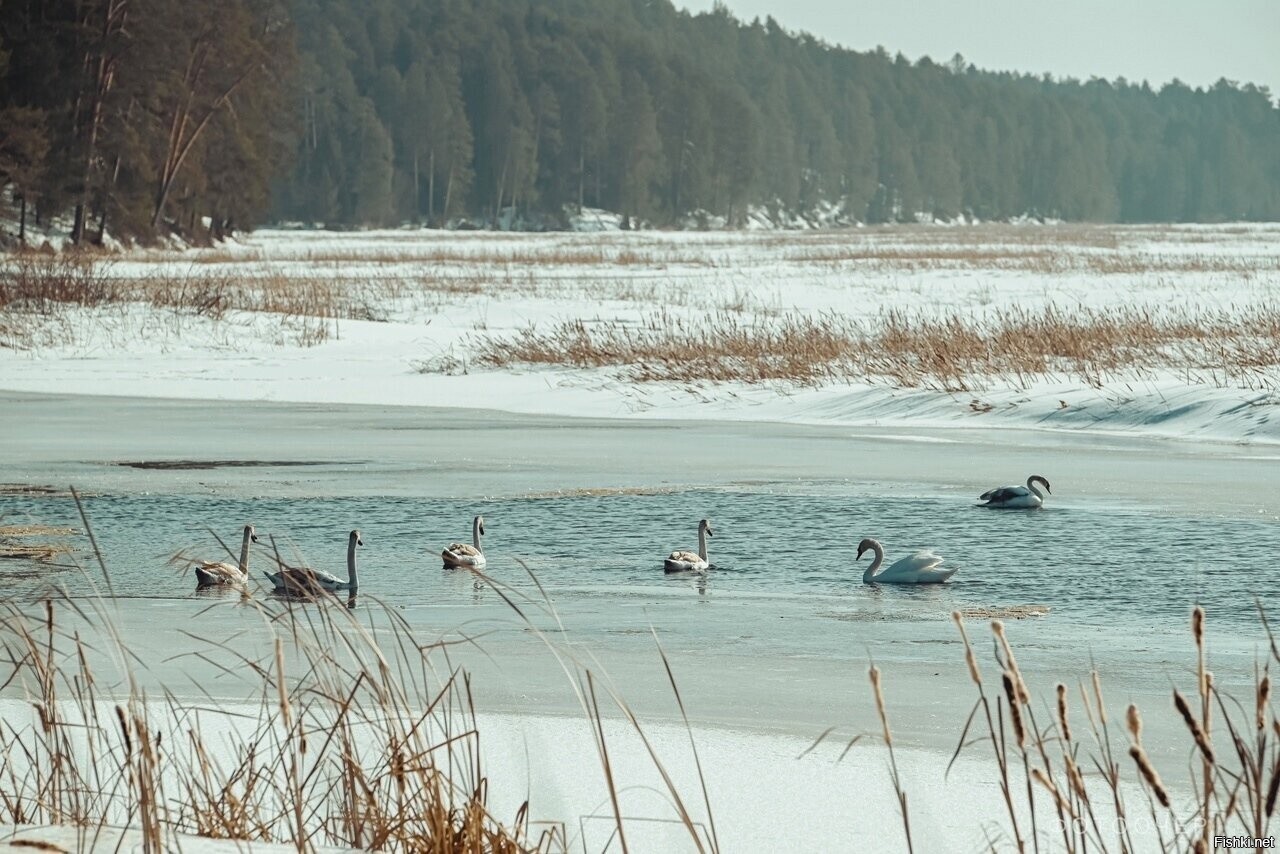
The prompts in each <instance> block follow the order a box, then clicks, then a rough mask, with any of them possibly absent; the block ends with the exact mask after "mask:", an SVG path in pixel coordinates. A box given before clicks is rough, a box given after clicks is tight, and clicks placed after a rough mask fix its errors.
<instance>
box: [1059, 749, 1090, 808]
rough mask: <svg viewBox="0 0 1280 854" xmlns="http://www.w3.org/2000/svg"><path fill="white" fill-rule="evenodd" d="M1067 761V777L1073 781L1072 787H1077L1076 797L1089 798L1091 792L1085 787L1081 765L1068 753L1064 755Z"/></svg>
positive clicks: (1083, 799) (1084, 799)
mask: <svg viewBox="0 0 1280 854" xmlns="http://www.w3.org/2000/svg"><path fill="white" fill-rule="evenodd" d="M1063 758H1064V759H1066V763H1067V779H1068V780H1070V781H1071V788H1072V789H1075V792H1076V797H1078V798H1079V799H1080V800H1082V801H1087V800H1089V793H1088V791H1087V790H1086V789H1085V787H1084V774H1082V773H1080V766H1079V765H1077V764H1076V761H1075V760H1074V759H1072V758H1071V754H1070V753H1068V754H1066V755H1065V756H1064V757H1063Z"/></svg>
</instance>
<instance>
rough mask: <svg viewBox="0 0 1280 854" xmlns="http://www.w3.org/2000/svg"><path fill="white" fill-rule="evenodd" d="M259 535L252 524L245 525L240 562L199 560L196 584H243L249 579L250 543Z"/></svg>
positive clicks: (201, 585) (202, 585) (206, 585)
mask: <svg viewBox="0 0 1280 854" xmlns="http://www.w3.org/2000/svg"><path fill="white" fill-rule="evenodd" d="M257 541H258V535H257V533H256V532H255V531H254V530H253V526H252V525H245V526H244V539H243V540H242V541H241V543H240V564H239V565H238V566H233V565H232V564H229V563H226V562H225V561H210V560H202V561H197V562H196V564H195V570H196V585H197V586H199V587H213V586H214V585H217V584H243V583H244V582H246V581H248V580H249V544H250V543H256V542H257Z"/></svg>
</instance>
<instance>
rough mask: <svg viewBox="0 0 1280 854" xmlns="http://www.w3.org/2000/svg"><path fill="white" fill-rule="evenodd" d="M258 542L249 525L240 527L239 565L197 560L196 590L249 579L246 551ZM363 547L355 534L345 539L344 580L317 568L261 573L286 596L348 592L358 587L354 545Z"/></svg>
mask: <svg viewBox="0 0 1280 854" xmlns="http://www.w3.org/2000/svg"><path fill="white" fill-rule="evenodd" d="M256 542H258V534H257V532H256V531H255V530H254V527H253V526H252V525H245V526H244V538H243V540H242V541H241V544H240V563H239V565H232V564H229V563H225V562H221V561H218V562H214V561H198V562H197V563H196V565H195V573H196V584H197V585H198V587H199V588H204V587H213V586H218V585H228V586H240V585H243V584H244V583H245V582H247V581H248V580H249V550H250V546H251V545H252V544H253V543H256ZM362 545H364V541H363V540H362V539H361V538H360V532H359V531H352V532H351V534H350V536H349V537H348V539H347V580H346V581H343V580H342V579H340V578H338V577H337V576H334V575H331V574H330V573H328V572H325V571H324V570H321V569H311V568H309V567H293V566H281V567H280V569H279V571H277V572H267V573H263V574H264V575H266V577H267V580H268V581H270V582H271V584H272V585H273V586H274V587H275V589H276V590H277V591H285V592H289V593H316V592H319V591H321V590H350V591H352V592H355V591H356V590H357V589H358V588H359V586H360V582H359V578H358V576H357V574H356V546H362Z"/></svg>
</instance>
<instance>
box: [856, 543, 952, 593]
mask: <svg viewBox="0 0 1280 854" xmlns="http://www.w3.org/2000/svg"><path fill="white" fill-rule="evenodd" d="M869 551H870V552H874V553H875V560H873V561H871V565H870V566H868V567H867V569H866V571H865V572H863V573H862V583H863V584H941V583H942V582H944V581H946V580H947V579H948V578H950V577H951V576H953V575H955V574H956V571H955V570H954V569H939V568H938V565H939V564H941V563H942V558H941V557H939V556H938V555H936V554H934V553H933V552H930V551H919V552H916V553H915V554H913V555H908V556H907V557H904V558H902V559H901V560H897V561H894V562H893V563H892V564H890V565H889V566H888V568H886V569H884V570H883V571H881V570H880V566H881V564H883V563H884V546H882V545H880V541H879V540H873V539H871V538H870V537H868V538H866V539H865V540H863V541H862V542H860V543H858V557H857V558H856V559H857V560H862V555H863V554H865V553H866V552H869Z"/></svg>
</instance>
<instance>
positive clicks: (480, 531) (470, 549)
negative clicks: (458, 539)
mask: <svg viewBox="0 0 1280 854" xmlns="http://www.w3.org/2000/svg"><path fill="white" fill-rule="evenodd" d="M483 536H484V517H483V516H477V517H476V518H474V519H472V520H471V543H472V544H471V545H467V544H466V543H449V545H448V546H447V547H446V548H445V550H444V551H442V552H440V558H441V559H442V560H443V561H444V565H445V566H446V567H463V568H465V569H483V568H484V564H485V560H484V549H482V548H480V538H481V537H483Z"/></svg>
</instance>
